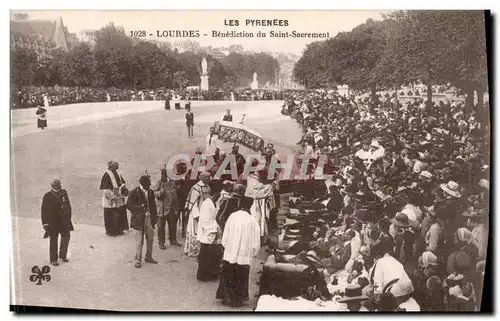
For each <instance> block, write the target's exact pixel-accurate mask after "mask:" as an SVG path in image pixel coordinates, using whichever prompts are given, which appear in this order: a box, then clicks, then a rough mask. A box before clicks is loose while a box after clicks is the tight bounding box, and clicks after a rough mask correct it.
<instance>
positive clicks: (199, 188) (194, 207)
mask: <svg viewBox="0 0 500 321" xmlns="http://www.w3.org/2000/svg"><path fill="white" fill-rule="evenodd" d="M209 193H210V188H209V187H208V185H206V184H205V183H203V182H202V181H198V182H197V183H196V184H195V185H194V186H193V187H192V188H191V190H190V191H189V195H188V197H187V200H186V206H185V210H186V215H188V223H187V228H186V242H185V243H184V253H185V254H187V255H188V256H192V257H196V256H198V254H199V253H200V241H198V237H197V233H198V228H197V225H198V224H197V222H196V219H197V218H199V216H200V208H201V204H203V201H204V200H205V199H206V198H207V197H208V196H209Z"/></svg>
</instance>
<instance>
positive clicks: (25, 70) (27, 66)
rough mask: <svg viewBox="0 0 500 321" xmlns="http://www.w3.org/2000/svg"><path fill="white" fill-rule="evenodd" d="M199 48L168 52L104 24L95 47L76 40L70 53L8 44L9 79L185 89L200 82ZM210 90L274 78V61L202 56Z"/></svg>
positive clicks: (259, 56)
mask: <svg viewBox="0 0 500 321" xmlns="http://www.w3.org/2000/svg"><path fill="white" fill-rule="evenodd" d="M204 56H205V55H204V54H203V53H200V52H189V51H186V52H182V53H179V52H178V51H177V50H176V49H174V50H171V49H170V48H169V47H168V46H159V45H157V44H155V43H151V42H147V41H139V40H137V39H134V38H130V37H128V36H127V35H126V34H125V31H124V30H123V28H120V27H116V26H114V25H113V24H109V25H107V26H105V27H103V28H101V29H100V30H99V31H98V33H97V37H96V42H95V44H94V45H92V46H90V45H89V44H87V43H80V44H78V45H76V46H74V47H73V48H71V49H70V50H69V51H64V50H62V49H54V50H52V52H51V53H50V54H49V55H45V56H40V57H39V56H38V55H37V53H36V52H35V51H34V50H31V49H28V48H14V49H12V48H11V82H12V85H13V86H15V87H16V88H21V87H23V86H31V85H34V86H55V85H59V86H68V87H71V86H79V87H89V86H90V87H99V88H109V87H116V88H130V89H154V88H159V87H166V88H184V87H186V86H197V85H199V84H200V73H201V60H202V59H203V57H204ZM206 58H207V61H208V66H209V82H210V87H211V88H224V89H231V88H237V87H248V86H249V85H250V83H251V81H252V77H253V73H254V72H257V74H258V76H259V82H260V83H266V82H268V81H269V82H271V83H274V82H275V81H276V79H275V77H276V76H275V75H276V72H277V71H279V63H278V62H277V61H276V59H274V58H273V57H272V56H270V55H268V54H266V53H231V54H229V55H228V56H225V57H223V58H221V59H214V58H213V57H212V56H210V55H207V56H206Z"/></svg>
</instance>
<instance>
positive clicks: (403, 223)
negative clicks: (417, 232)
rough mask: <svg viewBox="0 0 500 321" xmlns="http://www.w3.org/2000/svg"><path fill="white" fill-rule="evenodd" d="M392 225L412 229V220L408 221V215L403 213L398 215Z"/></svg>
mask: <svg viewBox="0 0 500 321" xmlns="http://www.w3.org/2000/svg"><path fill="white" fill-rule="evenodd" d="M391 223H392V224H393V225H394V226H396V227H410V220H409V219H408V215H406V214H405V213H402V212H399V213H397V214H396V216H395V217H394V218H393V219H392V220H391Z"/></svg>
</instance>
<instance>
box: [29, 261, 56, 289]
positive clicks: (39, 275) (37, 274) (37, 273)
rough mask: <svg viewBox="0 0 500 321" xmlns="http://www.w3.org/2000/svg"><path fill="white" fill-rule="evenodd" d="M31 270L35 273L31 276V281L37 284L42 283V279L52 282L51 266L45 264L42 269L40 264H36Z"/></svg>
mask: <svg viewBox="0 0 500 321" xmlns="http://www.w3.org/2000/svg"><path fill="white" fill-rule="evenodd" d="M31 272H32V273H33V274H32V275H31V276H30V281H31V282H36V285H42V281H45V282H50V280H51V277H50V274H49V273H50V267H49V266H47V265H45V266H44V267H42V270H40V268H39V267H38V265H35V266H34V267H32V268H31Z"/></svg>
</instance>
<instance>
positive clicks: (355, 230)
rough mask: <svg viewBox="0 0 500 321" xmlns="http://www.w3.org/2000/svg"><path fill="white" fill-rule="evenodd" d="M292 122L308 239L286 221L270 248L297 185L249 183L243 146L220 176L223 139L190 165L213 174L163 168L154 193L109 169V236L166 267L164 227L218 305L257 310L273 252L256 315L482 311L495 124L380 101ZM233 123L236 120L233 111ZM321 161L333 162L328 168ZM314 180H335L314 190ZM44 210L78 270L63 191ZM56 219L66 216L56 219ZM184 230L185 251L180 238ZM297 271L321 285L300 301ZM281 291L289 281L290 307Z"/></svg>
mask: <svg viewBox="0 0 500 321" xmlns="http://www.w3.org/2000/svg"><path fill="white" fill-rule="evenodd" d="M283 110H284V111H286V113H287V114H290V116H291V117H292V118H294V119H296V120H297V122H298V123H299V124H300V127H301V128H302V131H303V137H302V139H301V140H300V141H299V142H298V144H299V145H301V146H302V152H301V154H300V155H298V156H299V157H298V158H297V159H298V163H297V164H296V165H297V166H298V167H300V165H301V163H303V162H307V163H308V166H307V168H308V172H307V173H308V174H309V175H310V178H311V179H310V180H307V179H306V180H301V181H300V182H299V181H293V180H292V181H290V182H289V183H291V184H288V185H289V187H290V186H291V190H292V191H293V192H294V195H293V196H292V197H290V202H293V206H290V208H292V207H293V208H297V207H298V208H301V210H300V212H301V213H302V214H304V213H306V214H307V213H310V216H311V217H309V218H307V220H308V222H309V223H308V224H313V225H314V228H313V230H311V232H310V235H308V237H306V238H301V237H295V238H294V237H291V238H288V239H287V235H288V234H287V233H292V232H293V233H295V232H297V231H298V230H293V229H291V228H290V226H287V224H288V223H286V224H285V226H284V230H285V237H284V238H282V239H280V240H279V241H278V242H274V243H273V242H270V241H269V240H268V239H266V237H267V236H268V232H269V231H268V230H269V229H270V228H271V229H275V228H276V227H277V225H278V224H277V222H276V221H277V218H276V216H277V209H278V208H279V207H280V202H281V199H280V195H279V192H278V191H277V188H276V187H277V186H278V185H279V186H286V185H287V184H285V182H279V184H278V183H277V182H276V179H277V178H278V177H279V170H278V172H277V174H276V175H277V176H275V177H274V178H272V179H269V178H268V177H267V175H266V174H267V170H268V169H269V168H268V167H267V168H265V169H263V170H261V171H258V172H256V173H251V174H250V176H248V177H243V176H242V174H243V171H244V166H245V157H244V156H243V155H241V154H240V152H239V148H238V145H237V144H234V145H233V148H232V150H231V152H230V154H234V156H235V159H236V167H237V174H238V179H236V180H235V179H234V178H232V177H231V175H229V176H228V175H222V176H221V177H215V174H216V173H217V172H218V169H219V167H220V166H221V165H222V164H224V160H225V158H226V157H227V155H226V153H225V151H222V150H221V148H220V146H219V143H220V138H219V137H218V134H219V133H218V132H217V131H216V130H215V128H211V131H210V133H209V135H208V136H207V141H206V144H207V145H206V149H205V152H204V153H203V152H202V151H201V150H200V149H198V150H197V151H196V153H195V155H193V157H192V159H191V165H193V162H194V161H195V159H196V158H197V157H198V156H199V157H204V156H206V155H210V156H212V157H213V160H214V162H215V165H214V166H213V167H212V168H211V169H210V170H209V171H203V172H201V173H198V174H196V175H194V176H193V175H191V174H192V173H191V171H192V170H193V169H188V166H186V164H182V163H179V164H177V166H176V173H177V174H179V175H182V176H183V177H184V179H181V180H172V179H171V178H170V177H169V176H168V175H167V171H166V168H162V169H161V170H160V172H161V177H160V179H159V180H158V181H157V182H152V181H151V178H150V176H149V175H144V176H142V177H141V178H140V179H139V186H138V187H137V188H134V189H133V190H131V191H129V190H128V189H127V187H126V183H125V180H124V178H123V177H122V176H121V174H120V173H119V172H118V168H119V165H118V162H116V161H110V162H109V163H108V170H106V172H105V173H104V175H103V177H102V180H101V190H102V193H103V196H102V205H103V209H104V223H105V230H106V233H107V234H108V235H109V236H112V237H116V236H118V235H121V234H124V231H126V230H128V229H129V228H131V229H132V230H133V231H134V233H135V239H136V245H137V246H136V256H135V267H137V268H140V267H141V266H142V259H143V254H142V251H143V244H144V240H145V241H146V254H145V256H144V261H145V262H147V263H151V264H156V263H158V262H157V261H156V260H155V259H154V258H153V253H152V252H153V242H154V233H153V231H154V230H155V229H157V230H158V232H157V235H158V239H157V241H158V243H159V248H160V249H162V250H163V249H166V239H167V237H166V236H167V231H166V225H167V224H168V238H169V241H170V245H173V246H183V248H184V253H185V254H186V255H187V256H190V257H196V258H197V260H198V271H197V275H196V277H197V279H198V280H199V281H202V282H204V281H211V280H216V279H220V281H219V282H220V283H219V288H218V289H217V292H216V293H215V294H214V296H215V298H217V299H221V300H222V301H223V303H224V304H226V305H230V306H241V305H243V304H244V303H245V302H246V301H248V300H249V292H248V285H249V284H248V283H249V271H250V265H251V262H252V260H253V259H254V257H255V256H256V255H257V253H258V252H259V250H260V247H261V245H263V244H265V243H267V244H268V245H269V249H270V251H271V252H272V255H270V256H269V257H268V258H267V259H266V263H265V265H264V266H265V268H266V269H267V268H273V269H275V270H280V269H283V270H282V272H283V271H284V273H285V274H284V275H285V277H284V278H278V277H275V276H274V277H270V274H269V273H268V271H267V272H266V271H264V273H263V274H262V278H261V281H260V282H261V289H260V291H259V294H260V298H259V304H258V306H257V310H260V311H264V310H268V309H270V306H271V307H274V308H276V309H281V310H286V309H287V306H288V307H290V305H287V304H288V303H287V302H289V299H290V298H291V297H293V294H295V295H296V296H298V297H300V298H299V299H297V298H294V300H296V301H294V304H295V305H296V307H298V306H300V304H304V305H302V307H307V308H306V309H308V308H311V305H310V304H311V302H313V304H314V305H315V306H323V307H327V309H329V310H332V311H342V310H343V309H344V310H346V311H477V310H478V309H479V308H480V305H481V296H482V287H483V278H484V272H485V271H484V270H485V266H486V264H485V263H486V256H487V245H488V231H489V226H488V222H489V177H490V171H489V163H488V161H489V154H490V138H489V133H490V124H489V123H487V122H484V121H482V119H483V118H482V117H479V115H478V114H477V112H478V110H480V109H479V108H476V109H473V110H472V109H467V108H465V106H464V105H463V104H461V103H446V102H442V101H441V102H439V103H438V104H428V103H426V102H424V101H423V100H414V101H410V102H399V101H397V100H395V99H394V97H390V96H386V97H379V100H378V101H377V102H376V103H373V102H371V101H370V100H369V99H356V98H354V97H343V96H340V95H338V93H336V92H334V91H331V92H326V91H323V92H322V91H314V92H295V93H292V94H290V95H289V96H288V99H287V100H286V101H285V104H284V106H283ZM188 113H189V111H188ZM186 120H188V118H186ZM223 120H225V121H231V120H232V115H231V114H230V111H227V113H226V115H224V117H223ZM188 127H189V125H188ZM188 132H189V131H188ZM189 133H190V132H189ZM190 136H191V134H190ZM260 152H261V153H262V156H264V157H265V158H266V164H271V163H272V162H271V159H272V158H273V157H274V158H277V159H279V156H278V155H277V154H276V151H275V150H274V146H273V145H272V144H268V145H265V147H263V148H262V150H261V151H260ZM324 155H326V156H327V160H326V162H325V164H323V166H318V165H319V164H320V163H321V162H320V161H319V160H320V159H321V158H322V156H324ZM255 162H256V163H252V166H256V165H258V161H257V160H255ZM278 163H279V161H278ZM318 170H320V171H322V173H323V174H326V175H331V177H329V178H328V179H326V180H318V179H314V177H317V176H316V174H317V172H318ZM311 184H314V186H313V185H311ZM320 186H321V187H322V188H319V187H320ZM283 192H284V190H283V189H282V190H281V193H283ZM43 203H44V205H42V223H43V224H44V228H45V229H46V231H47V233H48V234H47V236H50V237H51V240H50V244H51V246H50V258H51V263H52V264H53V265H58V258H61V259H62V260H63V261H64V262H67V260H68V259H67V257H66V250H67V247H68V243H69V232H70V231H71V230H72V229H73V227H72V225H71V206H70V205H69V200H68V197H67V193H66V192H65V191H64V190H62V188H61V183H60V181H54V182H53V183H52V190H51V191H50V192H49V193H47V194H46V196H45V197H44V201H43ZM50 208H56V209H57V211H56V212H58V211H59V212H61V213H60V214H57V213H56V214H53V213H52V214H51V213H49V212H51V210H50ZM311 208H313V209H314V210H312V211H311V210H310V209H311ZM282 209H286V208H285V207H283V208H282ZM304 209H309V211H304ZM127 210H129V211H130V213H131V218H130V226H129V223H128V221H127ZM315 212H318V213H322V216H321V218H319V219H318V217H316V216H315V214H313V213H315ZM54 213H55V212H54ZM291 213H292V210H291V209H290V213H289V214H291ZM54 215H55V216H57V217H54ZM61 217H63V218H64V219H63V220H62V221H63V222H65V223H64V224H61V223H60V222H59V221H60V219H61ZM289 217H291V215H289ZM305 217H307V215H305V216H302V218H301V219H304V218H305ZM58 220H59V221H58ZM179 221H180V222H179ZM178 223H180V226H181V228H182V236H183V237H184V244H180V243H179V242H178V241H177V238H176V236H177V230H176V229H177V224H178ZM291 224H294V223H291ZM295 224H298V223H297V221H295ZM299 225H300V224H299ZM299 225H297V226H299ZM59 234H61V238H62V241H61V242H62V243H61V249H60V251H59V256H58V249H57V242H58V235H59ZM295 236H297V235H295ZM290 240H292V241H291V242H290ZM300 265H302V266H304V265H305V266H306V269H305V270H304V269H303V270H301V268H299V267H298V266H300ZM291 270H293V271H296V272H297V271H298V272H299V273H305V274H307V275H308V278H309V280H311V278H312V280H314V287H310V286H308V287H305V288H304V289H300V290H298V291H297V288H296V287H297V286H298V285H299V283H294V282H290V280H295V279H294V278H289V277H287V276H286V275H287V274H286V273H288V272H289V271H291ZM266 278H267V281H266ZM273 282H274V283H276V282H282V283H286V284H285V285H282V286H284V288H285V289H286V290H285V291H284V292H283V291H282V293H281V297H279V293H278V292H279V291H278V290H276V289H277V288H279V287H280V286H271V285H270V284H271V283H273ZM292 283H293V284H292ZM263 284H265V286H266V287H267V290H266V289H263ZM294 287H295V288H294ZM269 289H274V290H269ZM304 290H306V291H304ZM274 295H276V296H278V297H275V296H274ZM266 302H267V307H266ZM299 303H300V304H299ZM343 304H344V305H343ZM291 309H292V308H291Z"/></svg>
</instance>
